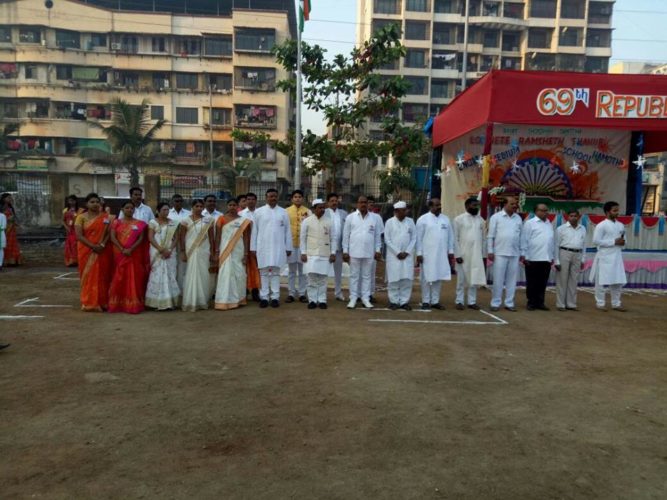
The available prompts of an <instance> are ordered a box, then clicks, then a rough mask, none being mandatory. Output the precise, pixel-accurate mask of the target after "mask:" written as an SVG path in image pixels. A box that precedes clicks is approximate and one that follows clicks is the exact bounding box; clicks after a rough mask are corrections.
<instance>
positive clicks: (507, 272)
mask: <svg viewBox="0 0 667 500" xmlns="http://www.w3.org/2000/svg"><path fill="white" fill-rule="evenodd" d="M518 208H519V204H518V203H517V200H516V198H514V197H512V196H508V197H507V199H506V201H505V206H504V207H503V209H502V210H501V211H500V212H498V213H495V214H493V215H492V216H491V219H490V220H489V232H488V235H487V240H486V241H487V249H488V252H489V254H488V259H489V261H490V262H493V289H492V291H491V310H492V311H498V310H500V305H501V304H502V298H503V290H505V309H507V310H508V311H512V312H516V307H514V295H515V293H516V280H517V277H518V275H519V256H520V254H521V228H522V226H523V220H522V219H521V216H520V215H519V214H517V213H516V211H517V209H518Z"/></svg>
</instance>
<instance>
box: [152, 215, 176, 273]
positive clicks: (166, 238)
mask: <svg viewBox="0 0 667 500" xmlns="http://www.w3.org/2000/svg"><path fill="white" fill-rule="evenodd" d="M177 229H178V224H176V225H175V226H174V227H173V228H172V229H169V227H167V230H166V231H165V233H164V237H163V238H162V240H161V241H160V246H161V247H164V246H165V245H166V244H167V243H168V242H169V241H170V240H172V239H173V238H174V233H175V232H176V230H177ZM160 255H161V254H160V252H158V253H156V254H155V255H154V256H153V258H152V259H151V267H153V264H155V262H156V261H157V260H158V259H159V258H160Z"/></svg>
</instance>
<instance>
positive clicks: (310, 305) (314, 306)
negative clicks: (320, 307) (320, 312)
mask: <svg viewBox="0 0 667 500" xmlns="http://www.w3.org/2000/svg"><path fill="white" fill-rule="evenodd" d="M315 308H317V304H316V303H315V302H310V303H309V304H308V309H315Z"/></svg>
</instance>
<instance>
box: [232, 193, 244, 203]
mask: <svg viewBox="0 0 667 500" xmlns="http://www.w3.org/2000/svg"><path fill="white" fill-rule="evenodd" d="M246 198H247V196H246V195H244V194H240V195H238V196H237V197H236V198H231V199H230V201H231V200H234V201H235V202H236V203H241V200H245V199H246Z"/></svg>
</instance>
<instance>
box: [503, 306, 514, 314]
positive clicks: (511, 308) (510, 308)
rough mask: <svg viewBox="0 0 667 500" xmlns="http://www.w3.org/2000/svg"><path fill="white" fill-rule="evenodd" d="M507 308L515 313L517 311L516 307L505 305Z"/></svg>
mask: <svg viewBox="0 0 667 500" xmlns="http://www.w3.org/2000/svg"><path fill="white" fill-rule="evenodd" d="M505 309H507V310H508V311H511V312H513V313H515V312H516V307H509V306H505Z"/></svg>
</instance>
